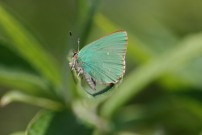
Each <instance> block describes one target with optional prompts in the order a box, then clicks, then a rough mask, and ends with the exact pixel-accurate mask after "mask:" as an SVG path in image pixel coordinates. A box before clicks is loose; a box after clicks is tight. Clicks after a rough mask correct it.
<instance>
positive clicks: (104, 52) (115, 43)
mask: <svg viewBox="0 0 202 135" xmlns="http://www.w3.org/2000/svg"><path fill="white" fill-rule="evenodd" d="M126 49H127V33H126V32H125V31H118V32H115V33H112V34H110V35H108V36H105V37H103V38H100V39H98V40H96V41H94V42H92V43H90V44H88V45H87V46H85V47H84V48H83V49H81V51H78V52H75V53H74V55H73V57H72V60H71V62H70V63H69V64H70V67H71V69H72V70H76V72H77V74H78V75H82V76H83V77H84V78H85V80H86V81H87V83H88V85H89V86H90V88H91V89H93V90H96V84H97V83H99V84H104V85H111V84H116V83H117V82H118V81H119V80H120V79H121V78H122V77H123V75H124V73H125V55H126Z"/></svg>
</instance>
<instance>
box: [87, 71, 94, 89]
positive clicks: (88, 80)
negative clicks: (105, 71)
mask: <svg viewBox="0 0 202 135" xmlns="http://www.w3.org/2000/svg"><path fill="white" fill-rule="evenodd" d="M84 78H85V79H86V81H87V83H88V85H89V86H90V87H91V88H92V89H93V90H96V81H95V80H94V79H93V78H91V76H90V75H88V74H86V73H84Z"/></svg>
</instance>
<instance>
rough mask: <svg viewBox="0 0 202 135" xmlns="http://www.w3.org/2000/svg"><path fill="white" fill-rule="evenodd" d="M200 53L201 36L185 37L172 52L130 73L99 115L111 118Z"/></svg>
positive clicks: (201, 46)
mask: <svg viewBox="0 0 202 135" xmlns="http://www.w3.org/2000/svg"><path fill="white" fill-rule="evenodd" d="M201 53H202V34H197V35H193V36H190V37H187V38H186V39H185V40H183V41H182V42H181V44H180V45H179V46H178V47H176V48H175V49H173V50H172V51H170V52H168V53H165V54H163V55H162V56H159V57H158V58H156V59H154V60H152V61H150V62H149V63H147V64H145V65H143V66H142V67H140V68H139V69H136V70H134V71H133V72H131V73H130V74H129V75H128V76H127V77H125V81H124V82H123V84H122V85H121V86H120V87H119V88H118V89H117V91H116V93H115V94H114V95H113V96H112V97H111V98H110V99H109V100H108V101H107V102H106V103H105V104H104V105H103V107H102V108H101V113H102V115H103V116H105V117H111V116H112V115H113V113H115V111H116V110H117V109H119V108H120V107H121V106H123V105H124V104H125V103H126V102H127V101H129V100H130V99H131V98H133V97H134V96H135V95H136V94H137V93H138V92H139V91H141V90H143V88H144V87H146V86H147V85H148V84H149V83H151V82H152V81H154V80H155V79H157V78H158V77H160V76H162V75H163V74H165V73H167V72H169V71H170V70H173V69H176V68H179V67H182V66H184V65H186V64H187V63H188V62H189V61H190V60H191V59H193V58H196V57H197V56H199V55H200V54H201Z"/></svg>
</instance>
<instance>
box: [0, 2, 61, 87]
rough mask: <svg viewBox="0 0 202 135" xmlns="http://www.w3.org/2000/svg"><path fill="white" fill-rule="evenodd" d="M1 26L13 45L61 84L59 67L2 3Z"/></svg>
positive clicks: (18, 51) (0, 6)
mask: <svg viewBox="0 0 202 135" xmlns="http://www.w3.org/2000/svg"><path fill="white" fill-rule="evenodd" d="M0 26H1V27H2V28H3V29H4V31H5V32H6V34H7V36H8V37H9V38H10V40H11V42H12V44H13V45H12V47H13V49H14V50H16V51H17V53H19V54H20V55H21V56H22V57H23V58H24V59H26V60H27V61H28V62H29V63H30V64H31V65H32V66H33V67H34V68H35V69H36V70H38V72H40V73H41V74H42V75H43V76H44V77H45V78H47V79H48V80H50V81H51V82H52V83H53V84H55V85H59V84H60V82H61V81H60V74H59V69H58V68H57V67H56V65H55V63H54V61H53V59H52V58H51V56H50V55H49V54H48V53H47V52H46V51H45V50H43V48H42V47H41V45H40V43H39V42H38V41H37V40H36V39H35V38H34V37H33V36H32V35H31V34H30V33H29V32H28V31H27V30H26V29H25V28H24V27H23V26H22V25H21V24H20V23H19V22H18V21H17V20H16V19H15V18H14V17H13V16H12V15H10V14H9V13H8V12H7V11H6V10H5V9H4V7H2V5H0Z"/></svg>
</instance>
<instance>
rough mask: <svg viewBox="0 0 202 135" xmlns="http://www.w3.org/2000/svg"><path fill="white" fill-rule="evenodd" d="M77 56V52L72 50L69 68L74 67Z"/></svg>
mask: <svg viewBox="0 0 202 135" xmlns="http://www.w3.org/2000/svg"><path fill="white" fill-rule="evenodd" d="M77 58H78V52H74V53H73V55H72V59H71V62H70V63H69V66H70V68H71V70H74V69H75V67H76V64H77V62H76V60H77Z"/></svg>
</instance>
